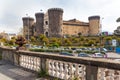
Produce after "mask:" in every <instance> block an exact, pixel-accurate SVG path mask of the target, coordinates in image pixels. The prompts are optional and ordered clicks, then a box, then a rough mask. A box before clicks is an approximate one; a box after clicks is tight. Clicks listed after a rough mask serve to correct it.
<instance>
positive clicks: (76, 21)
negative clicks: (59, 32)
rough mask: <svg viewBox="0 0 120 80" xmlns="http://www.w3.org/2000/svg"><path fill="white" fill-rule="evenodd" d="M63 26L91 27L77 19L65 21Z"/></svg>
mask: <svg viewBox="0 0 120 80" xmlns="http://www.w3.org/2000/svg"><path fill="white" fill-rule="evenodd" d="M63 25H75V26H89V23H87V22H82V21H79V20H77V19H71V20H68V21H63Z"/></svg>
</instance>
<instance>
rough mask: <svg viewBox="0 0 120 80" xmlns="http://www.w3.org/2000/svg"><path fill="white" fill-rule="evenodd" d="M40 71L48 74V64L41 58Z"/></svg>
mask: <svg viewBox="0 0 120 80" xmlns="http://www.w3.org/2000/svg"><path fill="white" fill-rule="evenodd" d="M40 69H41V71H45V72H48V64H47V59H46V58H41V63H40Z"/></svg>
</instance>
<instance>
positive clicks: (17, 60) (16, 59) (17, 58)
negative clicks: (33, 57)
mask: <svg viewBox="0 0 120 80" xmlns="http://www.w3.org/2000/svg"><path fill="white" fill-rule="evenodd" d="M14 65H16V66H20V54H19V52H18V51H16V53H15V54H14Z"/></svg>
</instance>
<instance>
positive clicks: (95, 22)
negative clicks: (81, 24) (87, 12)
mask: <svg viewBox="0 0 120 80" xmlns="http://www.w3.org/2000/svg"><path fill="white" fill-rule="evenodd" d="M88 20H89V34H90V35H98V34H99V32H100V16H90V17H89V18H88Z"/></svg>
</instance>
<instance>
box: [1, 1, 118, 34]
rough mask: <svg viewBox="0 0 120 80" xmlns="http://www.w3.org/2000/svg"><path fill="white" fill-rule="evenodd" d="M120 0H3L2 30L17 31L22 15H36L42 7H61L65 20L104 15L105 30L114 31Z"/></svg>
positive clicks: (85, 19) (45, 8)
mask: <svg viewBox="0 0 120 80" xmlns="http://www.w3.org/2000/svg"><path fill="white" fill-rule="evenodd" d="M119 3H120V1H119V0H69V1H68V0H2V1H1V2H0V5H1V7H0V31H3V30H5V31H6V32H15V33H16V32H17V31H18V30H19V28H20V27H22V17H24V16H26V14H29V16H31V17H35V16H34V15H35V13H36V12H40V10H41V9H42V10H43V11H44V12H46V11H47V9H48V8H52V7H60V8H63V9H64V14H63V15H64V16H63V19H64V20H68V19H72V18H77V19H79V20H81V21H85V22H87V21H88V17H89V16H92V15H100V16H101V17H104V20H102V24H103V31H104V30H105V31H108V29H109V31H110V32H113V30H115V29H116V28H117V25H116V24H117V23H116V22H115V21H116V19H117V18H118V17H119V13H120V11H119V10H118V9H119Z"/></svg>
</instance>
